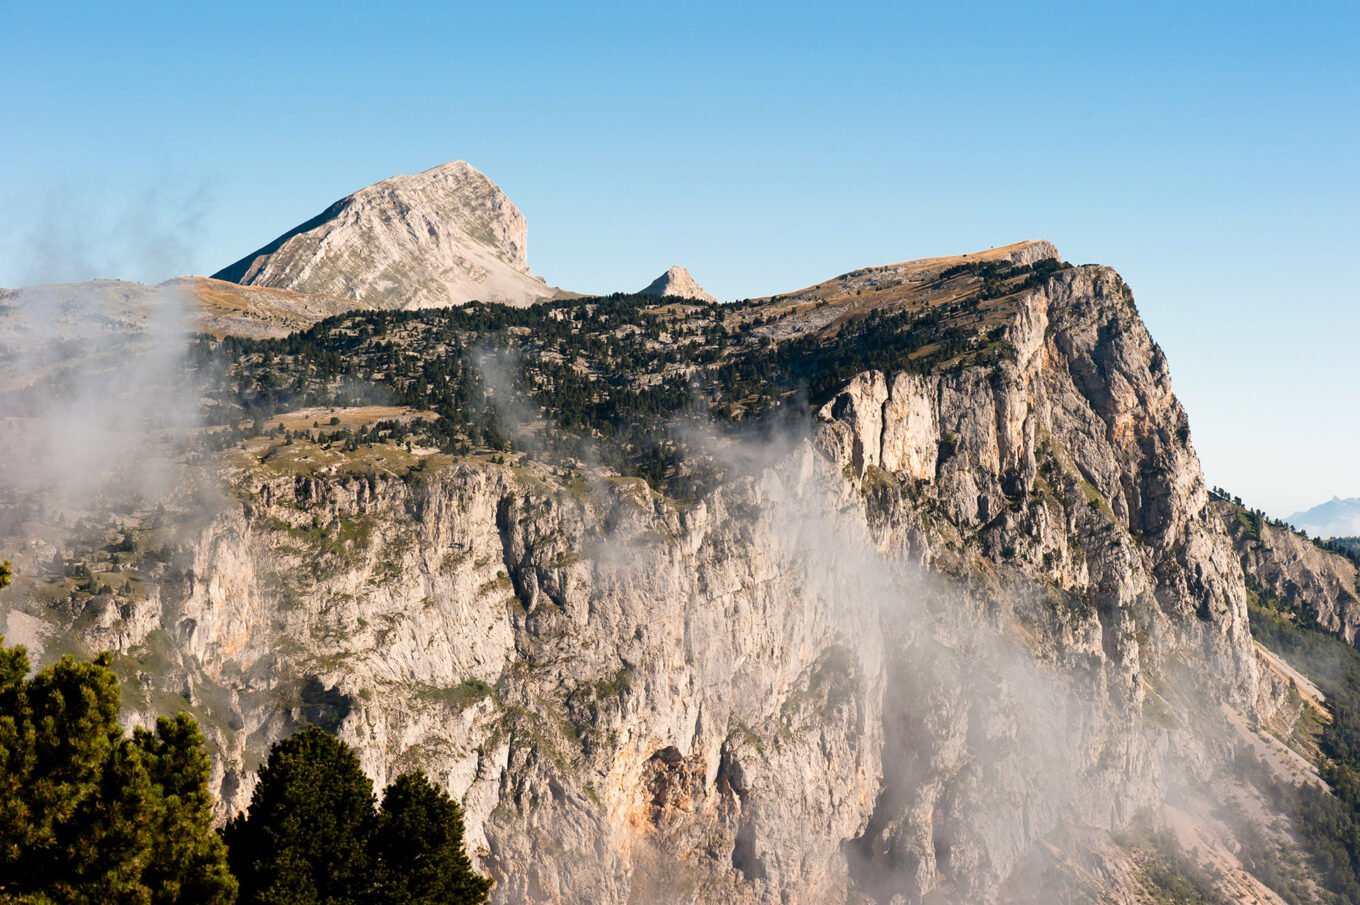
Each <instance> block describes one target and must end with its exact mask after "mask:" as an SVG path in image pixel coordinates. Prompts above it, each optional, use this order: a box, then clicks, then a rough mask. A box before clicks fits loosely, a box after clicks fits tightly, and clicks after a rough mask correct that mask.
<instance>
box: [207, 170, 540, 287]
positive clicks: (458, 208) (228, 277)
mask: <svg viewBox="0 0 1360 905" xmlns="http://www.w3.org/2000/svg"><path fill="white" fill-rule="evenodd" d="M526 234H527V229H526V227H525V222H524V216H523V215H522V214H521V213H520V212H519V208H517V207H515V205H514V204H513V203H512V202H511V201H510V199H509V198H507V197H506V196H505V194H504V193H503V192H502V191H501V190H500V188H499V187H498V186H497V185H496V184H495V183H493V182H492V181H491V180H490V179H487V178H486V176H484V175H482V173H480V172H479V171H478V170H476V169H475V168H474V167H472V166H470V165H469V164H467V163H464V162H463V161H455V162H453V163H446V164H443V165H441V166H438V167H434V168H433V169H430V170H426V171H425V172H423V173H418V174H416V175H414V176H393V177H392V178H391V179H385V180H383V181H382V182H379V183H376V184H374V185H371V186H368V187H367V188H364V189H361V190H359V191H358V192H355V193H354V194H353V195H349V196H347V197H345V198H342V199H340V200H339V201H337V202H336V203H335V204H333V205H331V206H330V207H329V208H327V209H326V210H324V211H322V212H321V213H320V214H318V215H317V216H315V217H313V218H312V219H311V220H308V221H307V222H305V223H303V224H301V225H299V226H298V227H296V228H295V229H293V230H290V231H289V232H287V233H284V234H283V235H282V236H279V237H278V238H277V239H275V240H274V241H272V242H270V243H269V244H267V245H265V246H263V247H261V248H259V249H257V250H255V251H253V252H251V253H250V254H249V255H246V256H245V257H244V258H242V259H241V260H240V261H237V262H236V263H235V264H232V265H231V266H229V267H225V268H223V269H222V270H220V271H218V272H217V273H215V274H213V276H214V277H215V278H216V279H219V280H225V281H228V282H232V283H242V284H246V285H253V286H267V287H273V288H275V289H290V290H294V291H297V292H302V293H307V294H310V295H318V296H334V297H339V298H346V299H351V300H353V301H355V302H358V303H361V304H363V305H365V306H368V307H373V308H429V307H440V306H445V305H461V304H463V303H465V302H468V301H470V300H473V299H479V300H481V301H486V302H501V303H504V304H508V305H531V304H533V303H534V302H536V301H540V300H542V299H545V298H550V297H552V296H554V295H556V294H557V290H556V289H554V288H552V287H550V286H548V285H547V284H545V283H544V282H543V281H542V280H540V279H538V278H537V277H535V276H534V275H533V274H532V273H530V271H529V265H528V262H527V260H526V258H525V246H526V241H525V236H526Z"/></svg>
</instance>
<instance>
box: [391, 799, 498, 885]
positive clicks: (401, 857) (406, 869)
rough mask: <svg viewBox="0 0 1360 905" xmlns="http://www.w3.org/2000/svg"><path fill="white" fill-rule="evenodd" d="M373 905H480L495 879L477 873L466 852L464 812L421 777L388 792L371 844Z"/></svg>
mask: <svg viewBox="0 0 1360 905" xmlns="http://www.w3.org/2000/svg"><path fill="white" fill-rule="evenodd" d="M370 849H371V853H372V859H373V864H374V867H375V874H376V878H377V889H376V890H375V893H374V896H373V899H372V901H373V903H374V905H437V903H440V905H480V903H483V902H486V901H487V898H488V893H489V892H490V889H491V881H490V880H488V879H487V878H485V877H482V876H480V875H478V874H476V873H474V872H473V870H472V862H471V861H470V860H469V859H468V856H467V852H466V851H465V850H464V848H463V813H462V810H461V809H460V808H459V807H458V804H457V803H456V802H454V800H453V799H452V798H450V797H449V796H448V794H447V793H446V792H444V791H443V790H442V789H437V788H435V787H434V786H433V785H431V784H430V781H429V780H427V779H426V778H425V777H424V776H422V775H420V774H419V773H405V774H402V775H401V776H400V777H399V778H398V779H397V781H396V782H394V783H393V784H392V785H390V786H388V787H387V790H386V791H385V792H384V793H383V803H382V810H381V811H380V813H379V814H378V822H377V826H376V827H375V829H374V832H373V839H372V844H371V846H370Z"/></svg>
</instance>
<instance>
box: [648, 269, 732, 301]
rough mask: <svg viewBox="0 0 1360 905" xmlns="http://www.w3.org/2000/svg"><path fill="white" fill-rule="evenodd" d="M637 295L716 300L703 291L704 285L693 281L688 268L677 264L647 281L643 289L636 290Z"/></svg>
mask: <svg viewBox="0 0 1360 905" xmlns="http://www.w3.org/2000/svg"><path fill="white" fill-rule="evenodd" d="M638 295H660V296H671V297H673V298H679V299H695V300H696V301H700V302H716V301H717V299H715V298H714V297H713V296H711V295H709V294H708V293H707V292H705V291H704V287H702V286H700V285H699V284H698V283H697V282H695V279H694V277H692V276H690V275H689V271H688V270H686V269H685V268H683V267H681V266H680V265H679V264H677V265H675V266H674V267H672V268H671V269H670V270H668V271H666V272H665V273H663V274H662V275H661V276H659V277H657V278H656V279H654V280H652V281H651V282H650V283H648V284H647V287H646V288H645V289H642V290H640V291H639V292H638Z"/></svg>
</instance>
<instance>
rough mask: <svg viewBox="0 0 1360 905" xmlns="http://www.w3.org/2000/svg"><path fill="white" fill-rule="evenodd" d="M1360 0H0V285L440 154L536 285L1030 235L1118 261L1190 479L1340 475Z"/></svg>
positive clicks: (362, 181)
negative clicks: (504, 219) (1104, 0)
mask: <svg viewBox="0 0 1360 905" xmlns="http://www.w3.org/2000/svg"><path fill="white" fill-rule="evenodd" d="M1357 61H1360V8H1357V7H1356V6H1354V5H1353V4H1343V3H1330V4H1318V5H1312V6H1309V7H1307V8H1290V9H1284V8H1280V7H1276V6H1273V5H1266V4H1246V5H1241V4H1239V5H1234V6H1232V7H1227V6H1223V7H1219V6H1217V5H1203V6H1200V7H1198V8H1196V9H1193V10H1187V9H1185V8H1184V7H1183V6H1180V5H1171V4H1162V3H1154V4H1141V5H1139V6H1138V7H1137V8H1136V9H1132V8H1130V9H1124V10H1119V11H1115V10H1108V9H1093V8H1090V7H1088V6H1086V5H1080V4H1060V5H1055V6H1052V7H1049V8H1046V9H1042V10H1041V9H1036V8H1031V7H1025V8H1014V7H1011V6H1008V5H1002V4H975V5H970V6H967V7H965V8H959V7H955V6H950V7H945V6H944V5H939V6H937V7H936V8H933V9H912V10H906V9H902V8H900V7H899V6H898V5H889V4H865V5H861V6H858V7H856V8H855V9H854V10H853V11H844V10H842V11H838V12H834V13H833V12H828V11H825V10H823V9H820V8H818V7H816V6H814V5H811V4H781V5H778V6H775V5H770V6H754V7H748V8H745V9H743V10H740V11H734V10H732V9H730V8H728V7H727V6H721V5H696V6H691V7H687V8H686V9H685V10H684V11H683V13H677V12H676V11H674V10H673V9H672V10H664V9H663V10H643V9H639V8H636V7H635V6H632V5H627V4H609V5H599V6H595V7H593V8H592V9H591V10H590V11H585V12H582V11H576V10H568V9H566V8H564V7H559V6H557V5H552V4H518V5H505V6H500V7H495V8H490V7H470V6H457V7H453V6H450V7H447V8H446V7H445V6H443V5H435V4H402V5H397V6H392V7H384V8H383V10H382V11H378V10H377V9H376V8H370V9H369V10H366V11H365V10H358V9H355V8H348V7H347V8H338V9H337V8H334V7H332V6H330V5H324V4H319V3H298V4H290V5H288V6H286V7H283V8H276V7H273V6H268V7H266V6H264V5H263V4H250V3H247V4H240V5H239V6H238V12H237V13H236V14H235V15H233V16H232V17H231V18H230V20H224V19H223V18H222V17H221V16H220V14H218V13H216V12H209V11H208V10H206V9H203V10H200V9H197V8H193V7H168V6H152V5H147V6H146V7H144V9H143V12H142V13H141V14H134V13H129V12H128V11H126V10H114V9H108V8H105V7H103V6H101V5H96V4H71V5H67V6H65V7H63V8H61V9H55V8H54V9H48V8H41V7H35V6H30V5H21V4H18V3H13V2H3V0H0V78H3V80H4V83H5V84H6V85H7V86H9V87H10V91H9V92H7V98H6V103H5V104H4V105H0V130H3V132H4V134H6V135H7V136H11V137H16V136H17V137H19V140H11V141H7V142H4V143H2V144H0V209H3V210H4V211H5V212H6V216H5V217H4V218H3V222H0V285H3V286H14V285H24V284H31V283H35V282H44V281H58V280H62V281H64V280H82V279H89V278H92V277H120V278H125V279H135V280H140V281H149V282H156V281H160V280H163V279H166V278H169V277H171V276H175V275H178V274H181V273H199V274H207V273H212V272H214V271H215V270H217V269H219V268H220V267H223V266H225V265H226V264H229V263H231V262H232V261H234V260H236V259H237V258H239V257H240V256H241V255H242V254H244V253H246V252H247V251H249V250H250V249H252V248H255V247H257V246H259V245H260V244H262V243H263V242H265V241H267V240H269V239H271V238H273V237H274V236H276V235H278V234H279V233H280V232H282V231H284V230H286V229H288V228H290V227H292V226H294V225H296V224H297V223H299V222H301V221H302V220H304V219H306V218H308V217H310V216H312V215H314V214H316V213H317V212H319V211H320V210H322V209H323V208H324V207H325V206H326V205H328V204H329V203H331V202H332V201H334V200H336V199H337V198H339V197H341V196H343V195H345V194H348V193H349V192H351V191H353V190H355V189H358V188H360V187H361V186H363V185H366V184H369V183H372V182H375V181H377V180H379V179H382V178H385V177H387V176H390V175H393V174H394V173H399V172H405V173H410V172H416V171H418V170H421V169H425V168H427V167H430V166H433V165H435V164H438V163H442V162H444V161H447V160H453V159H457V158H462V159H465V160H468V161H469V162H471V163H472V164H473V165H474V166H477V167H478V168H480V169H481V170H483V171H484V172H485V173H487V175H488V176H490V177H491V178H492V179H493V180H495V181H496V182H497V183H499V184H500V185H501V186H502V188H504V189H505V191H506V193H507V194H508V195H509V197H510V198H511V199H512V200H514V202H515V203H516V204H517V205H518V206H519V207H520V208H521V210H523V211H524V214H525V216H526V218H527V220H528V223H529V263H530V265H531V266H532V267H533V269H534V272H535V273H538V274H540V275H542V276H544V277H546V278H547V279H548V281H549V282H551V283H554V284H556V285H559V286H563V287H566V288H570V289H573V290H578V291H587V292H591V291H594V292H608V291H613V290H617V289H631V288H635V287H637V286H642V285H645V284H646V283H647V282H649V281H650V280H652V279H653V278H654V277H656V275H657V274H658V273H661V272H662V271H664V270H665V269H666V268H667V267H669V266H670V265H672V264H677V263H678V264H682V265H685V266H686V267H688V268H689V269H690V270H691V271H692V272H693V274H694V276H695V278H696V279H697V280H698V281H699V282H700V283H701V284H702V285H703V286H704V287H705V288H707V289H708V290H709V291H710V292H712V293H714V294H715V295H717V296H718V297H719V298H739V297H745V296H754V295H763V294H768V293H772V292H779V291H782V290H788V289H792V288H796V287H800V286H804V285H808V284H811V283H815V282H817V281H820V280H823V279H826V278H829V277H831V276H834V275H836V274H838V273H842V272H845V271H847V270H851V269H854V268H856V267H861V266H866V265H872V264H881V263H888V262H892V261H898V260H903V259H908V258H917V257H925V256H929V255H936V254H952V253H958V252H963V251H970V250H973V249H978V248H986V247H988V246H992V245H1001V244H1005V243H1008V242H1012V241H1017V240H1021V239H1030V238H1046V239H1050V240H1052V241H1053V242H1054V243H1055V244H1057V246H1058V248H1059V249H1060V250H1061V251H1062V253H1063V254H1064V256H1065V257H1066V258H1067V259H1068V260H1071V261H1073V262H1075V263H1082V262H1100V263H1105V264H1110V265H1112V266H1114V267H1116V268H1118V269H1119V271H1120V272H1121V273H1122V274H1123V275H1124V276H1125V277H1126V278H1127V279H1128V281H1129V282H1130V283H1131V285H1132V286H1133V288H1134V290H1135V292H1136V293H1137V297H1138V303H1139V307H1140V310H1141V312H1142V314H1143V316H1144V318H1145V319H1146V320H1147V322H1148V325H1149V328H1150V329H1151V331H1152V333H1153V336H1154V337H1155V338H1156V339H1157V340H1158V341H1159V342H1160V343H1161V344H1162V345H1163V347H1164V348H1165V349H1166V351H1167V354H1168V356H1169V358H1170V361H1171V366H1172V374H1173V378H1174V381H1175V387H1176V390H1177V393H1178V394H1179V395H1180V397H1181V398H1182V400H1183V402H1184V403H1185V405H1186V408H1187V410H1188V411H1189V413H1190V416H1191V424H1192V430H1193V438H1194V442H1195V445H1196V447H1197V449H1198V451H1199V453H1200V456H1201V458H1202V459H1203V462H1204V467H1205V472H1206V478H1207V480H1208V482H1209V483H1211V484H1218V485H1222V486H1224V487H1226V488H1227V489H1229V490H1230V491H1231V492H1233V493H1235V494H1238V495H1241V496H1242V497H1243V499H1244V501H1245V502H1247V503H1248V504H1249V505H1253V506H1259V507H1262V508H1265V509H1266V510H1267V511H1269V512H1271V513H1272V514H1273V515H1277V516H1285V515H1288V514H1290V513H1292V512H1295V511H1297V510H1302V509H1306V508H1308V507H1310V506H1312V505H1314V504H1316V503H1319V502H1322V501H1324V500H1327V499H1329V498H1331V497H1332V496H1334V495H1337V496H1341V497H1353V496H1360V473H1357V469H1356V468H1355V466H1354V464H1353V463H1354V452H1355V450H1356V449H1357V448H1360V424H1358V423H1357V420H1356V419H1355V418H1354V416H1353V412H1354V405H1353V403H1352V399H1353V397H1354V391H1355V388H1357V387H1360V357H1357V356H1356V355H1355V349H1354V345H1355V342H1356V339H1357V338H1360V305H1357V302H1360V290H1357V288H1356V286H1357V284H1356V281H1355V280H1354V279H1353V278H1352V277H1351V276H1350V275H1349V274H1348V272H1347V271H1348V268H1347V266H1346V265H1347V264H1349V263H1350V262H1352V261H1354V260H1355V255H1356V250H1357V248H1360V221H1358V220H1357V218H1356V217H1355V211H1356V210H1357V209H1360V176H1357V173H1356V169H1355V167H1354V165H1353V161H1352V159H1351V157H1352V154H1353V150H1352V149H1353V148H1354V147H1355V146H1356V144H1357V139H1360V115H1357V114H1360V100H1357V98H1360V91H1357V89H1360V62H1357Z"/></svg>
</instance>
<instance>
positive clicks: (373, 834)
mask: <svg viewBox="0 0 1360 905" xmlns="http://www.w3.org/2000/svg"><path fill="white" fill-rule="evenodd" d="M224 836H225V838H226V840H227V844H228V846H229V848H230V859H231V865H232V869H233V870H234V871H235V872H236V875H237V877H238V878H239V880H240V883H241V901H242V902H244V903H261V905H264V903H268V905H322V903H325V905H340V903H349V902H364V903H371V905H388V903H391V905H418V903H436V902H438V903H452V905H474V903H481V902H485V901H486V899H487V894H488V892H489V890H490V881H488V880H487V879H485V878H483V877H480V876H478V875H477V874H475V873H473V870H472V864H471V861H469V859H468V857H467V853H466V852H465V851H464V849H463V817H462V812H461V811H460V810H459V808H458V805H457V804H455V803H454V802H453V800H452V799H450V798H449V797H448V795H446V794H445V793H444V792H442V791H440V790H438V789H435V788H434V787H433V786H432V785H430V783H429V781H428V780H426V779H425V778H424V777H422V776H419V775H417V774H406V775H403V776H402V777H401V778H399V779H398V780H397V781H396V782H395V783H393V784H392V786H390V787H389V788H388V789H387V791H386V793H385V795H384V798H383V806H382V809H381V811H378V812H376V813H375V811H374V798H373V787H372V784H371V783H370V782H369V780H368V777H367V776H365V775H364V773H363V771H362V770H361V769H360V767H359V760H358V758H357V757H355V755H354V752H353V751H352V750H350V748H349V746H348V745H346V744H345V743H344V742H341V741H338V740H337V739H334V738H332V737H331V736H329V735H327V734H326V733H325V732H323V731H322V730H320V729H318V728H316V727H315V726H309V727H307V728H306V729H303V730H302V731H301V732H299V733H297V734H296V735H294V736H292V737H291V738H288V739H285V740H284V741H281V742H279V743H278V744H277V745H275V746H274V748H273V750H272V751H270V754H269V760H268V762H267V763H266V764H265V766H264V768H263V769H261V771H260V782H259V785H257V786H256V787H255V793H254V795H253V796H252V798H251V803H250V809H249V810H248V811H247V812H246V813H245V814H242V815H239V816H238V817H236V819H234V820H232V821H231V822H230V823H229V824H228V825H227V827H226V829H225V831H224Z"/></svg>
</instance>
